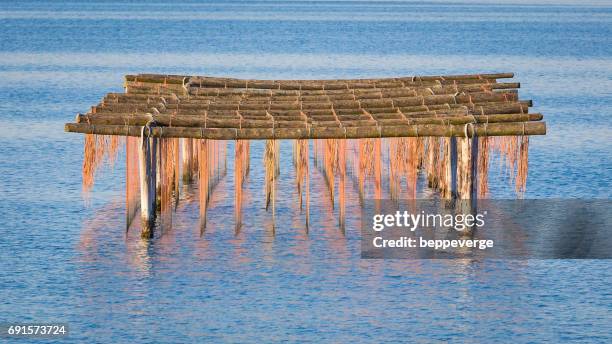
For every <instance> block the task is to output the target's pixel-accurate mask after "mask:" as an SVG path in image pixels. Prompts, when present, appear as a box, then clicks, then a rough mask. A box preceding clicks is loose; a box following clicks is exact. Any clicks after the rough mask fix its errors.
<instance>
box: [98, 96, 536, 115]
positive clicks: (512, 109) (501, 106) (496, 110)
mask: <svg viewBox="0 0 612 344" xmlns="http://www.w3.org/2000/svg"><path fill="white" fill-rule="evenodd" d="M531 105H532V102H531V101H530V100H528V101H520V102H491V103H475V104H437V105H417V106H408V107H398V108H391V107H388V108H373V109H368V113H369V114H372V115H374V116H375V115H377V114H379V113H402V114H403V115H404V116H406V117H410V118H413V117H435V116H440V115H467V114H469V113H474V114H479V115H488V114H511V113H527V112H528V110H529V107H530V106H531ZM95 109H96V108H94V110H95ZM95 111H96V112H94V113H95V114H96V115H100V116H102V115H104V116H117V117H122V116H130V115H132V114H141V115H146V114H147V113H152V114H153V113H157V112H156V111H155V109H154V107H146V106H143V107H141V108H138V107H132V108H127V109H126V108H122V109H116V108H113V107H110V108H108V107H105V108H101V109H100V110H95ZM159 113H160V114H167V115H172V116H174V117H208V118H240V117H243V118H247V119H261V118H268V117H271V116H274V117H276V116H284V115H293V116H306V117H312V118H328V119H327V120H332V119H335V117H336V116H338V117H343V116H355V115H356V114H364V112H363V110H361V109H344V110H343V109H335V110H332V109H323V110H317V109H309V110H274V111H268V110H240V111H236V110H215V111H207V110H193V109H189V110H185V109H179V110H173V109H171V108H170V109H165V110H164V109H163V108H162V110H161V111H159ZM330 117H332V119H329V118H330ZM368 117H369V115H368ZM322 120H323V119H322Z"/></svg>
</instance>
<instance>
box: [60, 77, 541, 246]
mask: <svg viewBox="0 0 612 344" xmlns="http://www.w3.org/2000/svg"><path fill="white" fill-rule="evenodd" d="M513 76H514V75H513V74H512V73H498V74H478V75H452V76H421V77H400V78H382V79H353V80H274V81H272V80H242V79H230V78H217V77H201V76H179V75H153V74H139V75H128V76H126V77H125V93H109V94H107V95H106V96H105V97H104V99H103V100H102V101H101V102H100V104H98V105H96V106H93V107H92V108H91V110H90V111H89V112H88V113H86V114H78V115H77V116H76V121H75V123H67V124H66V126H65V130H66V131H68V132H76V133H82V134H85V152H84V161H83V187H84V189H85V190H87V189H89V188H91V186H92V185H93V183H94V176H95V173H96V170H98V169H99V168H100V167H101V166H102V165H103V164H104V163H105V162H108V161H113V160H114V159H115V156H116V154H118V152H119V150H120V147H121V146H125V152H126V159H125V160H126V203H127V210H126V215H127V224H128V226H129V224H130V223H131V221H132V220H133V218H134V217H135V216H136V214H137V212H138V209H139V208H140V214H141V219H142V236H143V237H151V236H152V235H153V227H154V224H155V221H156V218H157V216H158V214H159V219H160V221H161V223H162V224H166V225H167V224H169V223H170V222H171V221H172V209H173V208H174V207H176V206H177V203H178V201H179V190H180V189H179V184H180V183H181V181H182V182H191V181H193V182H198V183H199V201H200V219H201V221H200V223H201V226H202V227H205V226H206V217H207V202H208V201H209V199H210V196H211V195H212V193H213V192H215V186H216V185H217V183H218V182H219V181H220V180H221V179H222V178H225V177H226V174H227V159H228V158H231V152H230V150H231V149H232V148H233V159H234V161H233V175H234V176H233V182H234V186H235V187H234V190H235V191H234V193H235V194H234V198H235V201H234V208H235V225H236V228H239V227H240V225H241V223H242V198H243V196H242V189H243V186H244V183H245V180H247V176H248V174H249V171H250V169H251V168H252V167H251V163H252V161H251V158H250V156H251V153H250V148H251V147H250V141H252V140H265V146H264V147H265V148H264V154H263V156H264V159H263V164H261V165H260V164H257V167H259V166H263V168H264V169H265V188H264V192H263V193H264V196H265V200H266V203H265V204H266V209H267V210H268V211H270V212H271V216H272V217H274V216H275V199H276V197H277V191H276V187H275V181H276V179H277V178H278V176H279V174H280V169H279V166H280V159H281V156H280V148H279V147H280V144H279V141H278V140H293V154H292V159H293V166H294V168H295V179H296V180H295V182H296V186H297V190H298V195H299V199H298V200H296V201H297V202H299V206H300V209H302V210H303V211H304V212H305V214H306V216H305V221H306V223H305V225H306V226H308V224H309V213H310V174H311V173H312V172H313V171H314V170H315V169H313V167H314V168H316V169H318V170H319V171H320V172H321V173H322V174H323V176H324V179H325V182H326V184H327V185H328V190H329V197H330V198H331V199H332V202H331V204H332V205H333V204H337V206H338V208H339V209H338V214H339V219H338V221H339V225H340V226H341V227H344V219H345V189H346V188H347V183H348V179H347V177H348V178H351V180H352V183H351V185H354V186H355V187H356V189H357V190H358V192H359V195H360V196H363V194H364V187H365V186H366V185H373V189H374V198H381V197H382V192H383V190H382V189H383V188H385V194H386V195H388V196H389V197H391V198H399V197H404V198H407V197H408V198H409V197H412V198H414V197H416V188H417V187H416V184H417V176H418V174H419V173H421V174H424V175H425V176H426V178H427V182H428V185H429V187H431V188H433V189H435V190H437V191H438V192H439V193H440V197H442V198H449V199H450V198H459V199H474V198H478V197H486V195H487V192H488V178H487V175H488V168H489V160H490V154H491V153H492V152H493V153H496V154H498V155H499V156H501V157H503V160H504V164H505V165H506V166H507V167H508V169H509V170H510V171H511V174H512V178H513V181H514V185H515V188H516V191H517V192H518V193H521V192H523V191H524V189H525V185H526V180H527V167H528V149H529V136H530V135H544V134H546V124H545V123H544V122H543V121H542V118H543V116H542V115H541V114H539V113H530V112H529V108H530V107H531V106H532V102H531V101H529V100H520V99H519V96H518V91H517V89H518V88H519V87H520V84H519V83H516V82H500V81H498V80H499V79H506V78H512V77H513ZM230 141H233V143H231V144H228V142H230ZM311 162H312V165H313V166H311ZM319 196H321V195H317V197H319Z"/></svg>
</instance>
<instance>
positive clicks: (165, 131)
mask: <svg viewBox="0 0 612 344" xmlns="http://www.w3.org/2000/svg"><path fill="white" fill-rule="evenodd" d="M141 128H142V127H141V126H125V125H91V124H86V123H67V124H66V126H65V128H64V130H65V131H67V132H75V133H83V134H99V135H121V136H140V131H141ZM466 134H467V136H468V137H471V136H473V135H476V136H515V135H545V134H546V123H544V122H517V123H516V122H513V123H477V124H465V125H452V124H451V125H440V124H414V125H401V126H400V125H398V126H383V127H381V126H368V127H342V128H332V127H323V128H316V127H314V128H313V127H310V128H274V129H271V128H242V129H235V128H212V129H211V128H208V129H206V128H188V127H153V128H152V133H151V135H152V136H154V137H184V138H197V139H211V140H238V139H325V138H338V139H351V138H376V137H427V136H435V137H453V136H455V137H465V136H466Z"/></svg>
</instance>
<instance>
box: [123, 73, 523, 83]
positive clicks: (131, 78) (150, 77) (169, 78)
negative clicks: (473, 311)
mask: <svg viewBox="0 0 612 344" xmlns="http://www.w3.org/2000/svg"><path fill="white" fill-rule="evenodd" d="M513 77H514V73H488V74H463V75H445V76H440V75H429V76H425V75H424V76H409V77H399V78H369V79H329V80H326V79H323V80H248V79H235V78H218V77H203V76H186V75H163V74H138V75H126V76H125V81H126V82H150V83H164V84H181V85H183V84H185V83H186V82H188V81H189V82H198V81H210V82H213V81H218V82H220V81H223V82H250V83H254V84H256V83H279V84H293V83H315V84H317V83H321V84H336V83H348V82H354V83H355V82H363V83H372V82H390V81H398V80H399V81H402V80H423V81H429V80H444V81H446V80H466V79H506V78H513Z"/></svg>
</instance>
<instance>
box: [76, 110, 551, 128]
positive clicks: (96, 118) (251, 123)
mask: <svg viewBox="0 0 612 344" xmlns="http://www.w3.org/2000/svg"><path fill="white" fill-rule="evenodd" d="M81 116H82V117H81V118H79V119H77V123H89V124H91V125H100V124H102V125H136V126H140V125H144V124H146V123H147V122H148V121H150V120H151V118H153V120H154V121H155V122H156V123H157V124H158V125H160V126H169V127H170V126H173V127H208V128H236V129H239V128H307V127H308V126H315V127H327V126H329V127H340V126H346V127H358V126H361V125H381V126H395V125H412V124H467V123H507V122H535V121H540V120H542V118H543V116H542V114H539V113H532V114H520V113H516V114H490V115H465V116H456V115H448V116H447V115H445V114H439V115H438V114H436V115H435V117H422V118H409V117H408V116H404V117H405V118H402V116H401V115H400V114H397V116H394V117H396V118H393V119H386V118H380V119H376V120H371V119H367V120H350V119H348V118H358V117H359V115H355V116H353V115H351V116H345V118H347V119H346V120H340V121H339V122H338V121H337V120H332V121H324V122H319V121H314V120H310V119H308V120H307V121H304V120H300V121H274V120H272V119H263V120H241V119H208V118H200V117H196V116H179V117H175V116H172V115H165V114H160V115H155V116H152V117H151V116H149V115H125V116H117V115H100V114H92V115H81Z"/></svg>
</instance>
